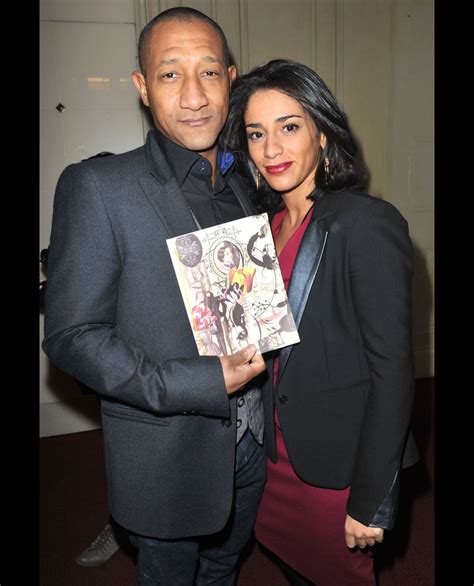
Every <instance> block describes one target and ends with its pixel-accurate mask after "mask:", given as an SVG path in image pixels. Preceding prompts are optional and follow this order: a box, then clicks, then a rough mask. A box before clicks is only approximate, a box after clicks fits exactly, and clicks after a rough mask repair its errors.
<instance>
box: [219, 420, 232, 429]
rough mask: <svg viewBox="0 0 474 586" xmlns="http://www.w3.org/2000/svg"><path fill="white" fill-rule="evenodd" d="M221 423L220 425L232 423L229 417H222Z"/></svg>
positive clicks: (225, 425)
mask: <svg viewBox="0 0 474 586" xmlns="http://www.w3.org/2000/svg"><path fill="white" fill-rule="evenodd" d="M221 425H222V427H230V426H231V425H232V421H231V420H230V419H222V420H221Z"/></svg>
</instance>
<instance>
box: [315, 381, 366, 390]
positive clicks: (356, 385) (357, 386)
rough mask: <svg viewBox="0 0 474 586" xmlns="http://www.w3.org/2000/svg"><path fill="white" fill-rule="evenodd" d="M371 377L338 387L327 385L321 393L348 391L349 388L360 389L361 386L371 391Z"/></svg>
mask: <svg viewBox="0 0 474 586" xmlns="http://www.w3.org/2000/svg"><path fill="white" fill-rule="evenodd" d="M369 385H370V379H369V378H364V379H362V380H359V381H356V382H353V383H348V384H347V385H339V386H337V387H326V388H323V389H321V391H320V392H321V393H331V392H336V391H348V390H359V389H360V388H364V387H366V388H367V392H368V391H369Z"/></svg>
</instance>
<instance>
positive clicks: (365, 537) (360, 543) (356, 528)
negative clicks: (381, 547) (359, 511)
mask: <svg viewBox="0 0 474 586" xmlns="http://www.w3.org/2000/svg"><path fill="white" fill-rule="evenodd" d="M344 529H345V532H346V545H347V547H350V548H352V547H366V546H367V545H374V544H375V543H381V542H382V541H383V533H384V530H383V529H381V528H380V527H367V525H362V523H359V521H356V520H355V519H353V518H352V517H350V516H349V515H347V516H346V524H345V527H344Z"/></svg>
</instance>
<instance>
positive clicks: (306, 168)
mask: <svg viewBox="0 0 474 586" xmlns="http://www.w3.org/2000/svg"><path fill="white" fill-rule="evenodd" d="M244 121H245V129H246V133H247V142H248V148H249V153H250V157H251V159H252V161H253V162H254V163H255V165H256V166H257V169H258V170H259V172H260V173H261V175H263V177H264V178H265V179H266V180H267V181H268V183H269V184H270V186H271V187H272V189H274V190H275V191H280V192H282V193H283V194H284V195H291V196H293V195H294V196H295V197H306V196H307V195H309V194H310V193H311V192H312V191H313V190H314V187H315V175H316V169H317V166H318V161H319V152H320V148H321V147H323V146H324V145H325V142H326V137H325V136H324V134H322V133H320V132H318V130H317V129H316V126H315V124H314V122H313V120H312V119H311V116H310V115H309V114H307V113H306V112H305V110H304V109H303V107H302V106H301V105H300V104H299V102H297V101H296V100H294V99H293V98H290V96H288V95H286V94H284V93H282V92H279V91H277V90H260V91H258V92H256V93H255V94H253V95H252V96H251V97H250V99H249V101H248V104H247V109H246V111H245V115H244Z"/></svg>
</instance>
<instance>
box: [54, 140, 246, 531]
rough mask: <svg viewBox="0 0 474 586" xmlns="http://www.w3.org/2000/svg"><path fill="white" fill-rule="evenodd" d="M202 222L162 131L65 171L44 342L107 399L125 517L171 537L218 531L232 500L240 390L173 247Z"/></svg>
mask: <svg viewBox="0 0 474 586" xmlns="http://www.w3.org/2000/svg"><path fill="white" fill-rule="evenodd" d="M230 184H231V187H232V189H233V190H234V192H235V194H236V196H237V197H238V199H239V201H240V202H241V205H242V208H243V210H242V216H244V215H246V214H247V215H250V214H252V213H254V210H253V208H251V207H250V205H249V204H248V202H247V199H246V194H247V193H248V187H247V185H246V184H243V183H242V182H241V180H240V179H239V177H238V176H237V175H236V174H235V173H234V174H233V175H232V177H231V178H230ZM196 229H197V226H196V224H195V222H194V220H193V217H192V215H191V212H190V210H189V208H188V206H187V204H186V201H185V199H184V196H183V194H182V193H181V191H180V189H179V187H178V185H177V182H176V180H175V178H174V177H173V176H172V173H171V171H170V168H169V166H168V164H167V163H166V161H165V159H164V157H163V154H162V153H161V151H160V149H159V147H158V144H157V143H156V140H155V138H154V132H153V131H151V132H150V133H149V134H148V138H147V143H146V145H145V146H144V147H141V148H138V149H136V150H133V151H130V152H128V153H124V154H122V155H117V156H110V157H107V158H101V159H92V160H89V161H86V162H83V163H79V164H74V165H70V166H69V167H67V168H66V169H65V171H64V172H63V173H62V175H61V177H60V179H59V182H58V186H57V190H56V195H55V203H54V215H53V228H52V235H51V245H50V252H49V259H48V260H49V267H48V289H47V294H46V307H45V339H44V342H43V348H44V350H45V352H46V353H47V354H48V356H49V357H50V358H51V360H52V361H53V362H54V363H55V364H56V365H57V366H58V367H59V368H61V369H62V370H64V371H65V372H67V373H69V374H70V375H72V376H73V377H74V378H76V379H77V380H79V381H81V382H82V383H83V384H85V385H87V386H88V387H90V388H91V389H94V390H95V391H97V392H98V393H100V395H101V397H102V401H101V403H102V428H103V435H104V449H105V462H106V469H107V479H108V491H109V502H110V508H111V513H112V515H113V516H114V517H115V519H116V520H117V521H118V522H119V523H120V524H122V525H123V526H125V527H126V528H128V529H130V530H132V531H135V532H137V533H140V534H142V535H149V536H152V537H158V538H178V537H185V536H190V535H199V534H209V533H213V532H216V531H218V530H220V529H221V528H222V527H223V526H224V524H225V523H226V521H227V519H228V516H229V513H230V509H231V503H232V493H233V482H234V455H235V439H236V403H235V399H230V400H229V398H228V396H227V393H226V390H225V384H224V378H223V374H222V368H221V365H220V362H219V359H218V358H217V357H203V356H198V353H197V349H196V346H195V343H194V338H193V335H192V332H191V329H190V326H189V322H188V318H187V316H186V311H185V307H184V304H183V301H182V298H181V294H180V290H179V286H178V283H177V280H176V277H175V274H174V270H173V266H172V263H171V259H170V255H169V252H168V248H167V246H166V238H169V237H172V236H177V235H179V234H184V233H187V232H191V231H194V230H196Z"/></svg>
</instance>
